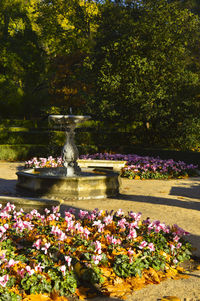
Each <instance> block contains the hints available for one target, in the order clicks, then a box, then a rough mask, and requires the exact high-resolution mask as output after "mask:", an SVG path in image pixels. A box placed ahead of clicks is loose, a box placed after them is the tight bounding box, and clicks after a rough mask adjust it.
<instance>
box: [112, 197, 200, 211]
mask: <svg viewBox="0 0 200 301" xmlns="http://www.w3.org/2000/svg"><path fill="white" fill-rule="evenodd" d="M109 199H119V200H124V201H130V202H137V203H148V204H149V203H150V204H155V205H165V206H173V207H181V208H185V209H192V210H197V211H200V201H199V202H198V201H188V200H177V199H170V198H164V197H154V196H146V195H133V194H131V195H127V194H119V195H118V196H115V197H110V198H109Z"/></svg>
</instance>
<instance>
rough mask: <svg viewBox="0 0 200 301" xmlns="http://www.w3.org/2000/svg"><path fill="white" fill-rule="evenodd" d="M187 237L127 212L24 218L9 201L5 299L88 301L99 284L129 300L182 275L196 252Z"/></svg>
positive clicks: (2, 225)
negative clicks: (72, 299)
mask: <svg viewBox="0 0 200 301" xmlns="http://www.w3.org/2000/svg"><path fill="white" fill-rule="evenodd" d="M75 215H76V216H78V218H76V217H75ZM187 234H188V233H187V232H186V231H184V230H183V229H181V228H179V227H178V226H177V225H173V226H172V227H170V226H167V225H165V224H164V223H161V222H160V221H153V222H152V221H150V219H149V218H147V219H146V220H144V221H142V220H141V213H134V212H129V213H128V214H127V215H125V214H124V212H123V211H122V210H121V209H119V210H118V211H117V212H112V211H111V212H105V211H103V210H98V209H95V210H93V211H91V212H88V211H82V210H80V211H79V212H75V210H74V209H69V211H66V212H65V217H64V218H63V217H61V216H60V213H59V212H58V208H57V207H53V210H52V212H50V211H49V210H48V209H45V214H44V215H41V214H39V213H38V212H37V211H36V210H32V211H31V212H30V213H27V214H25V213H24V212H23V210H20V211H18V212H17V211H16V210H15V206H14V205H12V204H10V203H7V205H6V206H5V207H4V208H3V209H1V210H0V239H1V241H0V265H1V269H0V300H2V301H3V300H11V301H12V300H13V301H14V300H22V299H23V300H36V299H34V298H35V295H34V294H41V296H42V295H46V299H45V300H65V299H64V297H63V298H62V299H58V298H59V296H69V295H72V296H79V297H80V298H85V297H92V296H95V294H96V291H97V289H96V287H98V290H99V291H100V292H101V293H102V294H105V295H108V296H112V297H114V296H116V297H120V298H121V297H124V296H125V295H126V294H129V293H131V292H133V291H134V290H136V289H140V288H142V287H144V286H145V285H147V284H149V283H160V281H162V280H164V279H166V278H173V279H174V278H177V277H178V275H179V272H178V271H179V270H181V268H180V267H179V264H180V263H181V262H183V261H185V260H187V259H189V258H190V254H191V253H190V250H191V245H190V244H189V243H188V242H185V240H184V235H187ZM28 296H29V297H28ZM30 296H34V297H33V299H31V297H30ZM47 296H49V299H47ZM56 298H57V299H56Z"/></svg>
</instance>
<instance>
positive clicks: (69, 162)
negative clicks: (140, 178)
mask: <svg viewBox="0 0 200 301" xmlns="http://www.w3.org/2000/svg"><path fill="white" fill-rule="evenodd" d="M88 119H90V116H75V115H50V116H49V120H50V122H52V123H53V124H55V125H56V126H62V127H64V130H65V131H66V142H65V145H64V146H63V149H62V159H63V167H58V168H36V169H28V170H24V171H20V172H17V176H18V181H17V191H18V192H19V193H20V194H23V193H26V195H27V193H29V194H31V195H34V196H35V195H36V196H39V197H50V198H51V197H53V198H59V199H61V200H81V199H96V198H107V197H111V196H115V195H117V194H118V193H119V174H118V173H116V172H113V171H110V170H102V169H101V170H98V169H82V170H81V169H80V167H79V166H78V164H77V159H78V157H79V153H78V149H77V147H76V145H75V142H74V130H75V128H76V126H77V124H79V123H81V122H84V121H86V120H88Z"/></svg>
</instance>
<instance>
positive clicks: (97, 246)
mask: <svg viewBox="0 0 200 301" xmlns="http://www.w3.org/2000/svg"><path fill="white" fill-rule="evenodd" d="M92 244H93V245H94V246H95V252H97V253H98V254H101V243H100V241H98V240H96V241H95V242H93V243H92Z"/></svg>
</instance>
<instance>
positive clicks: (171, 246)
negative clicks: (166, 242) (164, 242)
mask: <svg viewBox="0 0 200 301" xmlns="http://www.w3.org/2000/svg"><path fill="white" fill-rule="evenodd" d="M170 248H171V251H172V252H173V251H174V249H176V247H175V246H174V245H172V244H170Z"/></svg>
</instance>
